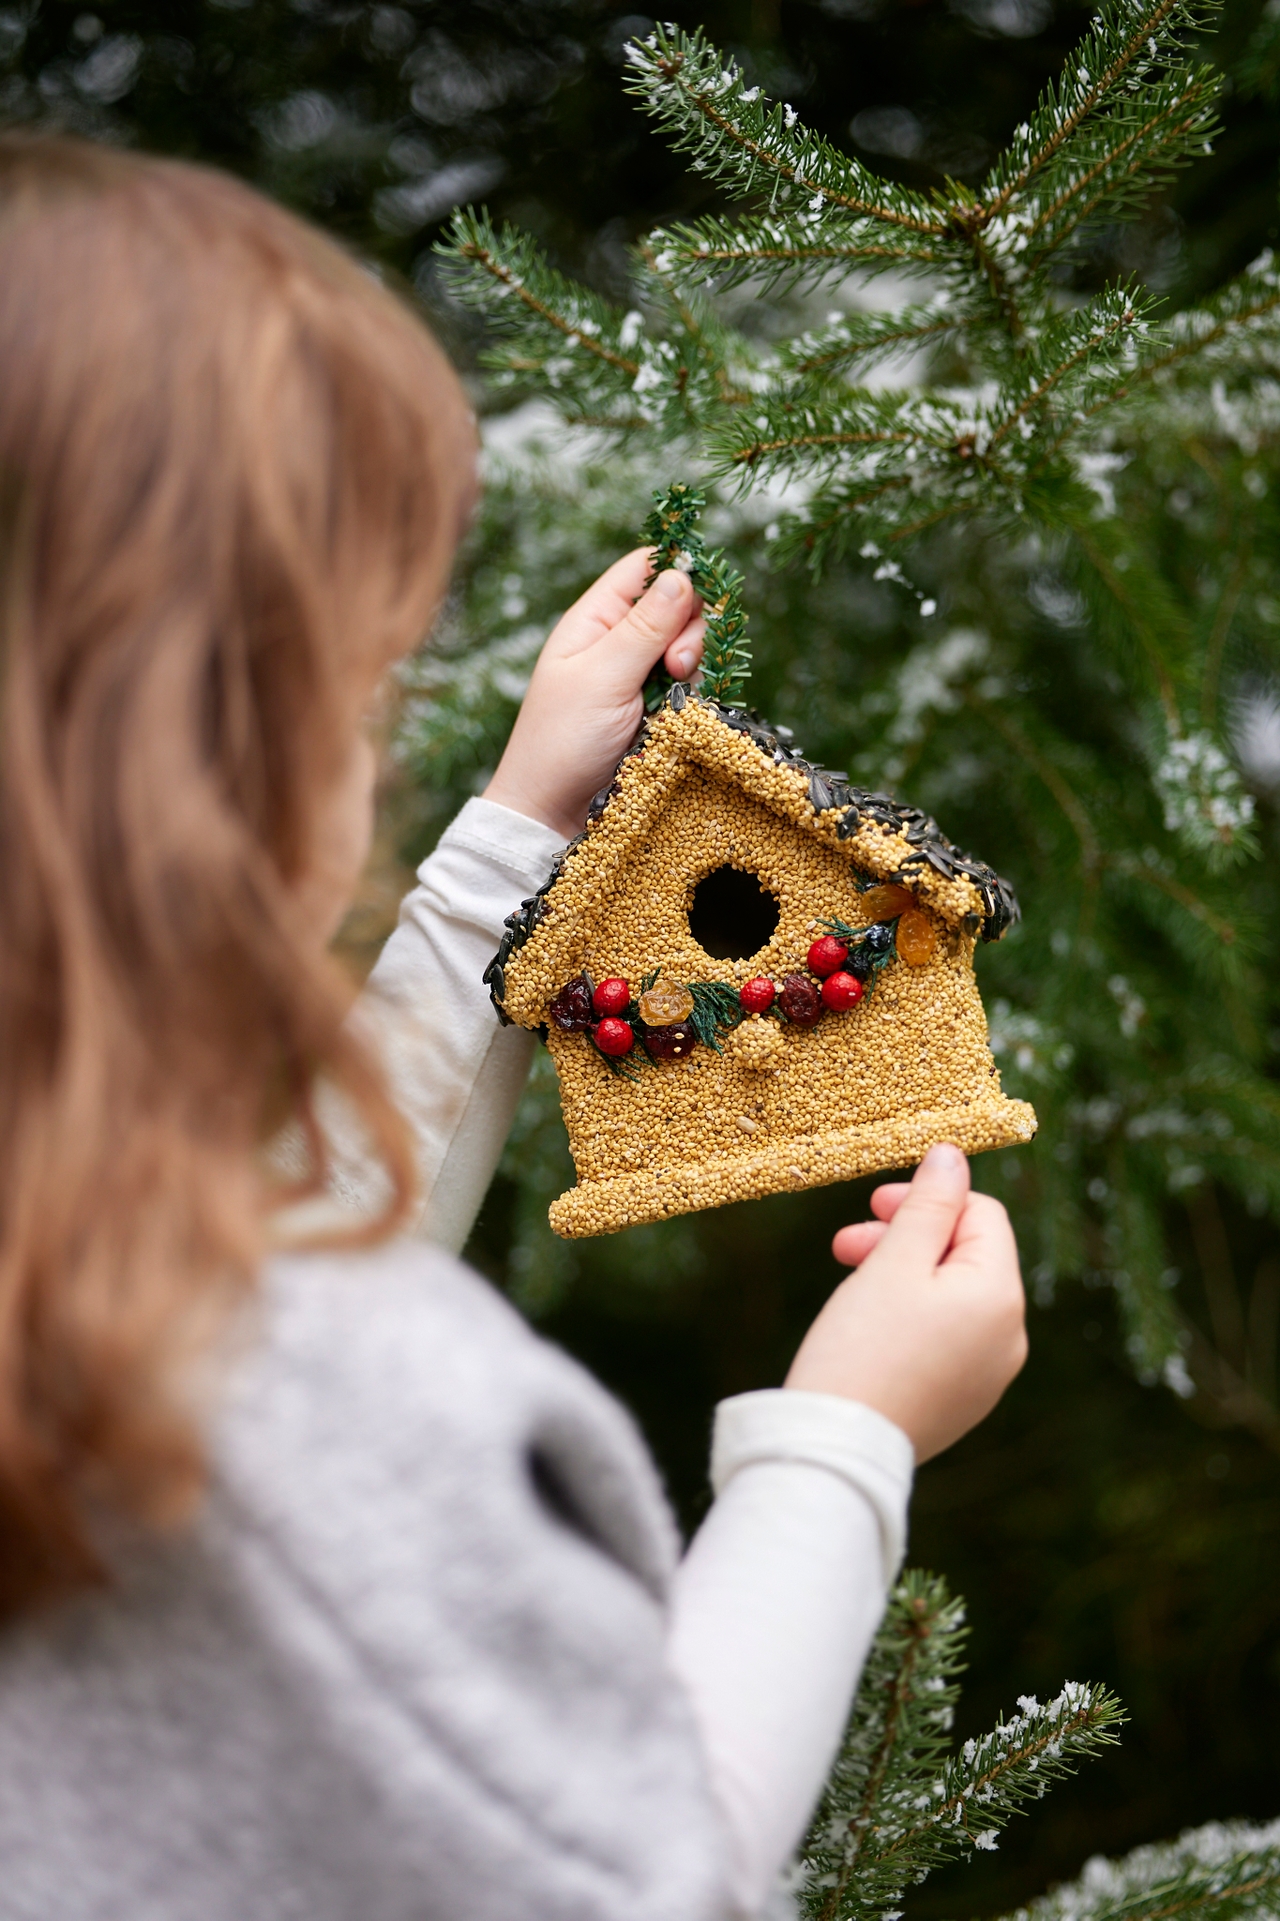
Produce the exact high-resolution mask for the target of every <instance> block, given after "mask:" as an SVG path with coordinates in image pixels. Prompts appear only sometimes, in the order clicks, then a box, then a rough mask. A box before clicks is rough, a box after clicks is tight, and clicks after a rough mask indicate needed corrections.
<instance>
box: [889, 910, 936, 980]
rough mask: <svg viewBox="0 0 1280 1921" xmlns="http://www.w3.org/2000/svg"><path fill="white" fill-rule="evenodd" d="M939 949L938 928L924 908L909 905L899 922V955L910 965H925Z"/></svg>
mask: <svg viewBox="0 0 1280 1921" xmlns="http://www.w3.org/2000/svg"><path fill="white" fill-rule="evenodd" d="M937 950H938V930H937V927H936V926H935V925H934V922H933V919H932V917H931V916H930V915H928V914H926V913H925V912H924V910H923V909H922V908H919V907H909V908H908V909H907V911H906V913H905V914H904V915H903V916H902V919H901V920H900V921H899V922H898V956H899V959H901V960H904V961H905V962H906V963H907V966H908V967H923V966H924V964H925V962H926V961H931V960H932V959H933V957H934V955H935V953H936V952H937Z"/></svg>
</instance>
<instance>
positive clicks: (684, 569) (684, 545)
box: [641, 481, 751, 710]
mask: <svg viewBox="0 0 1280 1921" xmlns="http://www.w3.org/2000/svg"><path fill="white" fill-rule="evenodd" d="M653 499H654V506H653V511H652V512H651V513H650V515H649V517H648V519H647V520H646V521H645V523H644V530H643V533H642V536H641V537H642V539H643V540H644V541H645V542H646V543H647V544H648V545H650V546H652V548H653V550H654V551H653V563H652V566H651V568H650V571H649V576H648V579H647V580H646V581H645V586H646V587H648V586H649V585H650V583H651V582H652V581H653V580H655V579H656V578H657V576H658V575H659V574H660V573H663V572H665V571H666V569H667V568H669V567H676V568H678V569H679V570H680V572H681V573H684V574H687V575H688V576H689V579H690V581H691V582H692V584H693V587H694V591H695V592H696V593H698V594H699V595H700V596H701V599H702V609H703V622H704V635H703V643H702V678H701V680H700V682H699V692H701V693H703V694H705V695H706V697H707V699H708V700H718V701H719V702H720V703H721V705H722V706H725V707H741V706H742V704H743V700H742V690H743V687H744V686H745V684H746V682H747V680H748V678H749V677H750V673H751V649H750V648H749V647H748V646H747V644H746V632H747V615H746V612H745V610H744V608H743V605H742V575H741V574H740V573H738V572H736V570H735V569H734V568H733V567H731V566H730V565H729V562H728V561H727V560H726V559H725V557H724V555H723V554H722V553H721V552H720V551H719V549H718V548H708V546H707V544H706V542H705V541H704V540H703V538H702V535H701V534H700V533H699V532H698V530H697V522H698V516H699V515H700V514H701V513H702V511H703V509H704V507H705V506H706V504H707V497H706V495H705V494H704V493H702V492H701V491H700V490H699V489H698V488H697V487H691V486H689V485H688V484H687V483H686V482H685V481H676V482H675V483H674V485H673V486H670V487H668V488H667V489H666V490H665V491H663V492H657V493H655V494H654V496H653ZM671 685H672V681H671V676H670V675H669V674H667V673H665V672H663V671H661V670H660V671H659V672H658V673H657V674H655V675H654V676H653V677H652V678H651V680H650V682H649V685H648V687H647V688H646V690H645V693H646V702H645V704H646V706H647V707H649V708H650V710H652V709H653V708H654V707H656V706H657V705H658V704H659V702H660V701H661V699H662V698H663V696H664V695H665V693H666V691H667V689H668V688H669V687H670V686H671Z"/></svg>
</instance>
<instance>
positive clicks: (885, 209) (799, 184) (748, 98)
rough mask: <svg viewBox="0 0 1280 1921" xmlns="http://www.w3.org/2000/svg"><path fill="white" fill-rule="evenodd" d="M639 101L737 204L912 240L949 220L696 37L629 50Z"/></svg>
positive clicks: (940, 229) (658, 31) (661, 30)
mask: <svg viewBox="0 0 1280 1921" xmlns="http://www.w3.org/2000/svg"><path fill="white" fill-rule="evenodd" d="M627 61H628V65H629V67H630V69H631V74H632V78H630V79H629V80H628V82H627V90H628V92H630V93H633V94H635V95H637V96H638V97H639V99H640V100H641V102H642V103H643V105H644V106H645V107H646V109H647V110H648V112H650V113H651V114H652V115H653V117H654V118H655V119H656V120H657V121H658V123H659V124H660V125H661V126H662V127H663V128H664V130H665V131H666V133H667V135H668V137H669V138H670V140H671V142H672V145H673V146H674V147H675V149H676V151H677V152H686V153H691V154H692V155H693V159H692V161H691V162H690V165H691V166H692V167H693V170H694V171H695V172H696V173H704V174H706V175H708V176H709V177H710V178H711V179H713V180H719V181H721V182H723V183H724V185H725V186H727V187H728V188H730V190H731V191H732V192H734V193H735V194H743V195H747V194H759V193H764V194H767V195H768V196H769V201H770V206H771V207H772V208H778V207H790V208H793V209H800V210H803V211H807V212H808V213H810V214H811V215H812V216H813V217H814V219H815V221H816V219H817V218H818V216H819V215H820V214H821V213H823V212H827V211H830V212H840V213H845V214H853V215H856V216H858V217H859V218H861V219H864V220H868V221H874V222H876V223H880V224H883V225H884V226H886V227H890V228H900V229H902V230H903V231H905V232H906V233H908V234H920V235H933V236H937V237H941V236H942V235H944V234H945V232H946V222H945V219H944V218H943V217H942V216H940V214H939V212H938V209H937V208H936V207H935V206H934V205H933V204H932V203H931V202H930V201H929V200H927V199H926V198H925V196H924V195H923V194H918V193H912V192H911V191H909V189H907V188H905V187H899V186H896V185H895V184H893V183H892V182H889V181H885V180H880V179H878V178H877V176H876V175H875V174H873V173H870V172H868V170H867V169H866V168H865V167H861V166H859V164H858V162H857V161H856V160H852V159H850V158H849V156H848V155H847V154H843V153H841V152H840V151H839V149H838V148H836V147H833V146H831V144H830V143H829V142H828V141H826V140H823V139H821V138H819V136H818V135H816V134H813V133H811V132H810V131H809V130H808V128H806V127H805V126H804V125H803V124H802V123H801V121H800V119H799V117H798V115H797V114H796V112H795V110H794V108H792V107H789V106H785V105H782V106H774V105H771V103H770V102H769V101H767V100H765V99H763V98H762V97H761V94H760V89H759V88H758V87H747V86H746V85H744V83H743V78H742V74H741V73H740V71H739V69H738V68H737V66H736V65H735V64H734V62H733V61H732V60H726V59H725V58H724V57H723V55H722V54H720V53H719V52H718V50H717V49H716V48H715V47H713V46H712V45H711V44H710V43H709V41H708V40H707V39H706V37H705V35H704V34H702V33H700V32H698V33H685V32H684V31H683V30H682V29H680V28H679V27H674V26H660V27H657V28H655V29H654V31H653V32H652V33H651V34H650V35H649V37H648V38H647V39H646V40H643V41H641V42H640V43H639V44H637V45H632V46H630V47H629V48H628V49H627Z"/></svg>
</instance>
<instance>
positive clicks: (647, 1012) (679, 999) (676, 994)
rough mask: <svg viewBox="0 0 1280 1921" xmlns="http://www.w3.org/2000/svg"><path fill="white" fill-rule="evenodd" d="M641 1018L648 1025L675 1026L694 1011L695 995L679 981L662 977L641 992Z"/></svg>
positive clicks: (685, 1019)
mask: <svg viewBox="0 0 1280 1921" xmlns="http://www.w3.org/2000/svg"><path fill="white" fill-rule="evenodd" d="M639 1006H640V1018H641V1020H642V1021H644V1023H645V1025H646V1026H648V1027H674V1026H675V1025H676V1023H677V1022H678V1021H687V1020H688V1018H689V1016H690V1014H692V1012H693V995H692V994H691V993H690V992H689V990H688V988H687V987H682V986H681V985H680V983H679V981H671V980H664V979H662V978H661V977H660V978H659V979H658V980H656V981H655V982H654V983H653V986H652V987H650V988H647V989H646V991H645V992H644V993H643V994H641V996H640V1001H639Z"/></svg>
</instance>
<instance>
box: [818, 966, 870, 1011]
mask: <svg viewBox="0 0 1280 1921" xmlns="http://www.w3.org/2000/svg"><path fill="white" fill-rule="evenodd" d="M866 991H867V990H866V988H865V987H864V986H863V985H862V982H861V981H860V980H858V979H856V978H855V976H854V975H852V974H845V973H840V974H828V976H827V978H826V980H824V981H823V983H822V1000H823V1005H824V1006H826V1007H829V1008H830V1009H831V1012H832V1013H833V1014H846V1013H848V1011H849V1009H850V1008H851V1007H856V1006H857V1005H858V1002H859V1001H860V1000H861V999H862V996H863V995H864V994H865V993H866Z"/></svg>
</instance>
